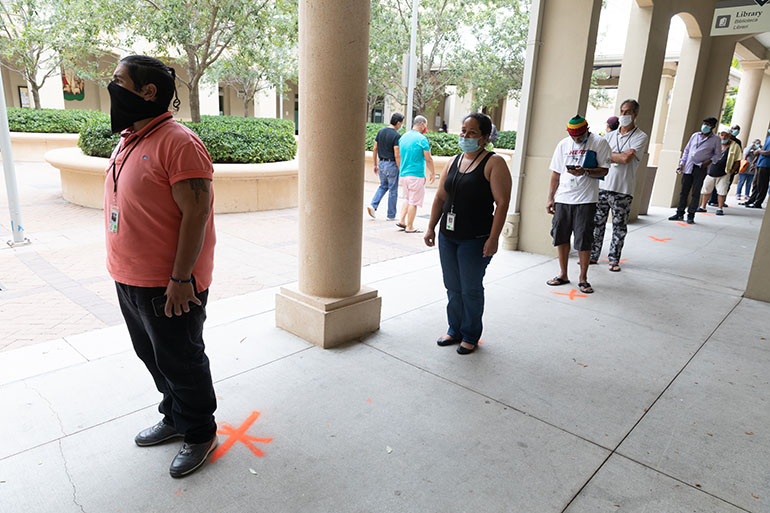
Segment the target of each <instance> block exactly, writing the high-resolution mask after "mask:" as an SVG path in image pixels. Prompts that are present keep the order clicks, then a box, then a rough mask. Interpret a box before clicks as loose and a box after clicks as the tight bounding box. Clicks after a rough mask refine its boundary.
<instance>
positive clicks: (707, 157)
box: [668, 117, 722, 224]
mask: <svg viewBox="0 0 770 513" xmlns="http://www.w3.org/2000/svg"><path fill="white" fill-rule="evenodd" d="M716 126H717V118H714V117H708V118H706V119H704V120H703V125H701V127H700V131H698V132H695V133H694V134H692V136H690V140H689V141H688V142H687V146H685V147H684V152H682V159H681V160H680V161H679V167H677V168H676V172H677V173H681V175H682V190H681V192H680V193H679V205H678V207H677V209H676V213H675V214H674V215H672V216H671V217H669V218H668V220H669V221H684V211H685V208H686V209H687V224H695V212H696V211H697V210H698V206H699V204H700V191H701V187H703V180H704V179H705V178H706V172H707V171H708V167H709V166H710V165H711V164H712V163H713V162H716V161H717V160H719V157H720V156H721V155H722V144H721V143H720V140H719V137H717V136H716V135H715V134H714V129H715V128H716Z"/></svg>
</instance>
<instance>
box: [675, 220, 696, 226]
mask: <svg viewBox="0 0 770 513" xmlns="http://www.w3.org/2000/svg"><path fill="white" fill-rule="evenodd" d="M674 224H678V225H679V226H692V225H691V224H687V223H681V222H679V221H677V222H676V223H674Z"/></svg>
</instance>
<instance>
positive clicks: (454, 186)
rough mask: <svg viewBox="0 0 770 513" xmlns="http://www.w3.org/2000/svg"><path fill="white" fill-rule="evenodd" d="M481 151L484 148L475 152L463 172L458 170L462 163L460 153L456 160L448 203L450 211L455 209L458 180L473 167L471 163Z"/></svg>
mask: <svg viewBox="0 0 770 513" xmlns="http://www.w3.org/2000/svg"><path fill="white" fill-rule="evenodd" d="M482 153H484V150H481V151H480V152H478V153H477V154H476V156H475V157H473V160H471V163H470V165H469V166H468V167H466V168H465V173H461V172H460V167H461V165H462V163H463V156H462V154H461V155H460V158H459V159H458V160H457V171H456V172H455V176H454V179H453V180H452V192H451V198H450V200H451V203H450V205H451V209H450V210H451V212H454V210H455V196H457V186H458V185H460V180H462V179H463V177H464V176H465V175H467V174H468V171H470V169H471V168H472V167H473V164H475V163H476V159H477V158H479V156H480V155H481V154H482Z"/></svg>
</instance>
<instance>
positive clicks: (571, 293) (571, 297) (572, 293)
mask: <svg viewBox="0 0 770 513" xmlns="http://www.w3.org/2000/svg"><path fill="white" fill-rule="evenodd" d="M551 294H556V295H557V296H567V297H568V298H569V300H570V301H574V300H575V298H576V297H588V296H586V295H585V294H580V293H578V291H577V289H572V290H570V291H569V294H567V293H564V292H551Z"/></svg>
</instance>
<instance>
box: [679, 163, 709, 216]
mask: <svg viewBox="0 0 770 513" xmlns="http://www.w3.org/2000/svg"><path fill="white" fill-rule="evenodd" d="M704 178H706V167H705V166H704V167H698V166H693V167H692V173H690V174H689V175H685V174H683V175H682V192H680V193H679V206H678V207H677V209H676V213H677V214H679V215H680V216H681V215H684V209H685V208H687V217H695V211H696V210H698V207H699V206H700V190H701V188H702V187H703V180H704ZM690 191H692V197H691V198H690V200H689V205H688V201H687V199H688V198H687V197H688V196H689V195H690Z"/></svg>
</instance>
